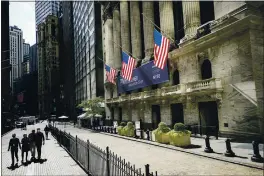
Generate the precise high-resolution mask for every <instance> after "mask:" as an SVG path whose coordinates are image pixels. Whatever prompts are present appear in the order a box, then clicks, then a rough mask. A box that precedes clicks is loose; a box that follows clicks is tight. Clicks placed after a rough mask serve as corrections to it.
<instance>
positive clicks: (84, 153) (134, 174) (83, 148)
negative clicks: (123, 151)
mask: <svg viewBox="0 0 264 176" xmlns="http://www.w3.org/2000/svg"><path fill="white" fill-rule="evenodd" d="M50 129H51V133H52V135H53V136H54V137H55V138H56V139H57V141H58V143H59V144H60V145H61V146H63V147H64V148H65V149H66V150H67V151H68V153H69V154H70V155H71V157H73V158H74V159H75V161H76V162H78V164H79V165H81V166H82V168H83V169H84V170H85V171H86V172H87V173H89V174H91V175H100V176H101V175H102V176H116V175H118V176H145V175H146V176H154V174H153V172H152V173H150V171H149V165H148V164H147V165H145V172H142V171H141V168H139V169H137V168H135V165H132V164H130V163H129V162H127V161H125V159H122V158H121V157H119V156H117V155H116V154H115V153H113V152H111V151H110V150H109V147H106V149H105V150H104V149H102V148H100V147H98V146H95V145H94V144H92V143H90V142H89V140H87V141H86V142H85V141H83V140H81V139H79V138H78V136H75V137H73V136H72V135H71V134H70V133H66V132H63V131H61V130H59V129H57V128H55V127H52V126H51V125H50ZM98 130H99V129H98ZM155 175H156V176H157V172H155Z"/></svg>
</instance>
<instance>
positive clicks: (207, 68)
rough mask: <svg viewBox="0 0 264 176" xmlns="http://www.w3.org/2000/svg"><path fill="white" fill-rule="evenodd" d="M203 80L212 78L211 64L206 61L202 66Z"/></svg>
mask: <svg viewBox="0 0 264 176" xmlns="http://www.w3.org/2000/svg"><path fill="white" fill-rule="evenodd" d="M201 71H202V80H204V79H209V78H212V66H211V62H210V61H209V60H208V59H206V60H204V62H203V64H202V68H201Z"/></svg>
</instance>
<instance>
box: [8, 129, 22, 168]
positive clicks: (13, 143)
mask: <svg viewBox="0 0 264 176" xmlns="http://www.w3.org/2000/svg"><path fill="white" fill-rule="evenodd" d="M18 147H19V148H20V150H21V145H20V142H19V139H18V138H16V134H12V139H10V141H9V146H8V151H9V150H10V149H11V158H12V165H11V167H14V155H15V157H16V160H17V163H18V155H17V154H18Z"/></svg>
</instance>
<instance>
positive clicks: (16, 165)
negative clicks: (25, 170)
mask: <svg viewBox="0 0 264 176" xmlns="http://www.w3.org/2000/svg"><path fill="white" fill-rule="evenodd" d="M20 166H21V165H18V164H17V163H16V164H15V165H14V166H9V167H7V168H8V169H10V170H15V169H18V168H19V167H20Z"/></svg>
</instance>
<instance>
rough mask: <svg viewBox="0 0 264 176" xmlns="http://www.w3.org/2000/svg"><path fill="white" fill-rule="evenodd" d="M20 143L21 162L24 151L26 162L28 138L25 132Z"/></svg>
mask: <svg viewBox="0 0 264 176" xmlns="http://www.w3.org/2000/svg"><path fill="white" fill-rule="evenodd" d="M21 144H22V153H21V154H22V161H21V162H22V163H24V153H26V163H27V162H28V151H29V138H28V137H27V134H24V135H23V139H22V140H21Z"/></svg>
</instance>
